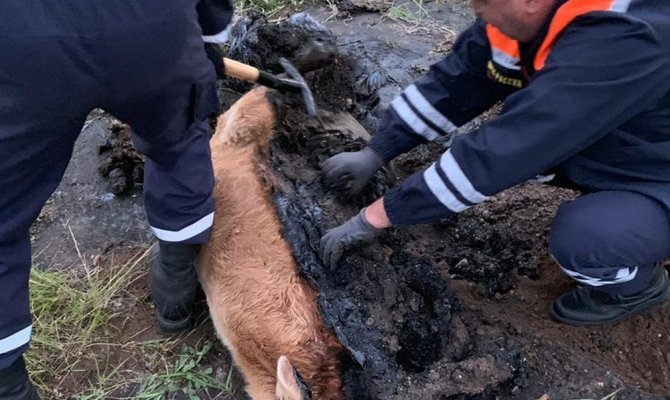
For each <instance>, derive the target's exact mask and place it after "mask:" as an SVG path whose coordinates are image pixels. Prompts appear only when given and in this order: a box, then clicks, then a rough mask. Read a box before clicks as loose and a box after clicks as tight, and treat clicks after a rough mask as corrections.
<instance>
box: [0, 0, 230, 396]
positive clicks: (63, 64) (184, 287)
mask: <svg viewBox="0 0 670 400" xmlns="http://www.w3.org/2000/svg"><path fill="white" fill-rule="evenodd" d="M231 18H232V6H231V4H230V3H229V2H228V0H201V1H200V2H198V1H194V0H169V1H167V0H104V1H103V0H71V1H67V2H47V1H42V0H9V1H3V2H1V3H0V49H1V52H2V55H1V56H0V88H2V89H1V90H0V188H1V189H0V289H1V290H0V400H10V399H11V400H24V399H37V398H38V395H37V393H36V392H35V390H34V388H33V386H32V385H31V384H30V381H29V379H28V375H27V372H26V369H25V365H24V361H23V356H22V354H23V353H24V352H25V351H26V349H27V347H28V344H29V341H30V337H31V330H32V322H31V315H30V309H29V302H28V277H29V274H30V259H31V250H30V237H29V232H28V231H29V227H30V225H31V223H32V222H33V221H34V220H35V219H36V217H37V215H38V214H39V212H40V209H41V208H42V206H43V204H44V202H45V201H46V200H47V199H48V197H49V196H50V195H51V193H52V192H53V190H54V189H55V188H56V187H57V185H58V183H59V182H60V180H61V178H62V176H63V173H64V171H65V168H66V166H67V164H68V162H69V159H70V156H71V154H72V149H73V144H74V141H75V139H76V138H77V136H78V134H79V132H80V130H81V128H82V125H83V123H84V120H85V118H86V116H87V114H88V113H89V111H91V110H92V109H93V108H96V107H100V108H103V109H105V110H106V111H108V112H110V113H112V114H113V115H115V116H116V117H118V118H119V119H121V120H123V121H124V122H127V123H129V124H130V125H132V127H133V130H134V132H135V136H134V137H133V140H134V143H135V145H136V147H137V149H138V150H139V151H140V152H142V153H143V154H144V155H145V156H146V165H145V184H144V192H145V207H146V212H147V218H148V221H149V224H150V225H151V229H152V230H153V232H154V234H155V236H156V237H157V239H158V243H159V246H158V248H159V251H158V257H157V258H156V261H155V262H154V263H153V265H152V266H151V285H152V298H153V301H154V304H155V306H156V311H157V317H158V325H159V327H160V328H161V329H162V330H163V331H165V332H168V333H171V332H179V331H182V330H184V329H187V328H188V327H189V326H190V324H191V310H190V307H191V303H192V301H193V296H194V293H195V289H196V286H197V278H196V275H195V270H194V258H195V251H196V247H197V246H198V245H199V244H202V243H203V242H205V241H206V240H207V238H208V236H209V232H210V228H211V224H212V218H213V212H214V208H213V198H212V190H213V184H214V179H213V171H212V166H211V159H210V154H209V134H208V121H207V117H208V116H209V115H210V114H211V113H213V112H217V111H218V103H217V99H216V87H215V82H216V72H219V73H221V72H222V70H221V68H222V61H221V60H220V58H219V57H218V54H217V52H216V51H215V50H216V48H215V47H214V46H215V44H216V43H219V42H222V41H224V40H225V38H226V35H227V30H226V28H227V26H228V25H229V22H230V20H231ZM208 55H210V56H211V60H208ZM210 61H214V64H215V67H213V66H212V63H211V62H210Z"/></svg>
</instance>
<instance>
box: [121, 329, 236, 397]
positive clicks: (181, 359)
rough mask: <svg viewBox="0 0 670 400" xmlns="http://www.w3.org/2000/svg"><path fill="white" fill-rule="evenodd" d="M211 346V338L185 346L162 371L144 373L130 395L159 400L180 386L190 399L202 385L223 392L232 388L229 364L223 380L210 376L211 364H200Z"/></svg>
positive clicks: (230, 390) (203, 387) (227, 391)
mask: <svg viewBox="0 0 670 400" xmlns="http://www.w3.org/2000/svg"><path fill="white" fill-rule="evenodd" d="M211 348H212V343H211V342H205V343H204V344H203V346H202V347H201V348H200V349H197V348H193V347H188V346H184V347H183V348H182V351H181V353H180V354H179V356H178V357H177V359H176V360H175V361H174V364H173V365H172V366H170V367H168V368H167V369H166V370H165V371H164V372H161V373H157V374H151V375H148V376H146V377H145V378H144V379H143V380H142V382H141V385H140V389H139V390H138V393H137V394H136V395H135V396H133V397H130V398H129V399H133V400H161V399H165V398H166V397H167V396H168V395H169V394H170V393H172V392H176V391H177V390H181V391H183V392H184V393H186V394H187V395H188V396H189V398H190V399H199V397H198V395H197V393H198V391H200V390H201V389H209V388H214V389H219V390H221V391H223V392H224V393H231V392H232V384H231V377H232V368H231V369H230V370H229V371H228V377H227V378H226V380H225V381H224V382H222V383H219V382H217V381H216V380H215V379H214V378H213V377H212V368H211V367H207V368H202V367H200V363H201V361H202V360H203V358H204V357H205V355H206V354H207V353H208V352H209V351H210V349H211Z"/></svg>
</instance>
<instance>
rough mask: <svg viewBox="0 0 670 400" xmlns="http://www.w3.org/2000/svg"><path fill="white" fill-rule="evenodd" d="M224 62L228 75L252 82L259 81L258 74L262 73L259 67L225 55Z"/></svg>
mask: <svg viewBox="0 0 670 400" xmlns="http://www.w3.org/2000/svg"><path fill="white" fill-rule="evenodd" d="M223 64H224V65H225V68H226V72H225V74H226V75H228V76H232V77H233V78H237V79H242V80H244V81H247V82H251V83H256V82H258V76H259V75H260V71H259V70H258V68H254V67H252V66H251V65H247V64H242V63H241V62H239V61H235V60H231V59H230V58H225V57H224V58H223Z"/></svg>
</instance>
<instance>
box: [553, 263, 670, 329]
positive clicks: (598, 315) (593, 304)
mask: <svg viewBox="0 0 670 400" xmlns="http://www.w3.org/2000/svg"><path fill="white" fill-rule="evenodd" d="M668 300H670V278H668V272H667V271H666V269H665V267H663V266H662V265H660V264H659V265H657V266H656V267H655V271H654V275H653V277H652V278H651V281H650V282H649V285H648V286H647V287H646V288H645V289H644V290H642V291H641V292H639V293H636V294H633V295H630V296H622V295H611V294H607V293H604V292H602V291H600V290H597V289H595V288H593V287H590V286H581V287H578V288H576V289H574V290H572V291H570V292H568V293H565V294H563V295H561V296H559V297H558V298H557V299H556V300H555V301H554V304H553V305H552V308H551V314H552V316H553V317H554V319H555V320H557V321H559V322H562V323H564V324H568V325H574V326H595V325H606V324H612V323H615V322H619V321H622V320H624V319H626V318H629V317H632V316H633V315H637V314H641V313H644V312H647V311H649V310H651V309H653V308H655V307H657V306H660V305H662V304H665V303H666V302H668Z"/></svg>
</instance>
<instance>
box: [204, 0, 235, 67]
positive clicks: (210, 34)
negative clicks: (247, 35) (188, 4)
mask: <svg viewBox="0 0 670 400" xmlns="http://www.w3.org/2000/svg"><path fill="white" fill-rule="evenodd" d="M196 9H197V11H198V22H199V23H200V28H201V29H202V40H203V42H205V53H206V54H207V58H209V60H210V61H211V62H212V64H213V65H214V70H215V71H216V74H217V76H218V77H219V78H223V77H224V76H225V64H224V63H223V51H221V49H220V48H219V45H220V44H223V43H225V42H226V41H228V38H229V36H230V30H231V27H232V24H231V23H230V22H231V20H232V18H233V4H232V3H231V2H230V1H229V0H200V1H199V2H198V4H197V6H196Z"/></svg>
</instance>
